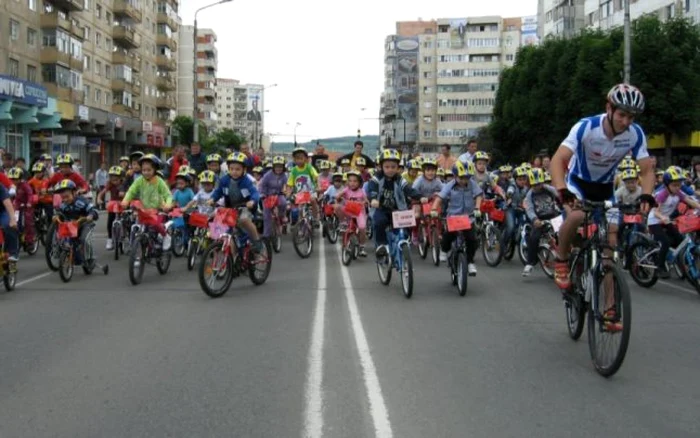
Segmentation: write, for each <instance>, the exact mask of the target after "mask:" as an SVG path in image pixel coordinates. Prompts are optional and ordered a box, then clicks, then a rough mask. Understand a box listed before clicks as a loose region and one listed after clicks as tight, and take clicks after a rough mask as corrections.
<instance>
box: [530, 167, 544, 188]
mask: <svg viewBox="0 0 700 438" xmlns="http://www.w3.org/2000/svg"><path fill="white" fill-rule="evenodd" d="M527 176H528V178H530V185H531V186H534V185H536V184H544V172H543V171H542V169H532V170H530V171H528V174H527Z"/></svg>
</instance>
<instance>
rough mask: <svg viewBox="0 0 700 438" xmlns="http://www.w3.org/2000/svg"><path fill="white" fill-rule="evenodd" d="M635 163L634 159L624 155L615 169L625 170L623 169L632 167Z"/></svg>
mask: <svg viewBox="0 0 700 438" xmlns="http://www.w3.org/2000/svg"><path fill="white" fill-rule="evenodd" d="M636 165H637V164H636V163H635V162H634V160H633V159H632V158H630V157H625V158H623V159H622V161H620V164H618V166H617V170H620V171H622V170H625V169H634V168H635V166H636Z"/></svg>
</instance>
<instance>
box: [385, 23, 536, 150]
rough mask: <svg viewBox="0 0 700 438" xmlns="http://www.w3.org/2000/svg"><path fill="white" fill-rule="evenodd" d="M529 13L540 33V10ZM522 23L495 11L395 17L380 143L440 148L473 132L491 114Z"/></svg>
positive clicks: (388, 44)
mask: <svg viewBox="0 0 700 438" xmlns="http://www.w3.org/2000/svg"><path fill="white" fill-rule="evenodd" d="M528 20H529V23H531V24H529V26H530V27H531V28H530V29H528V31H529V32H531V35H532V37H533V38H535V40H536V24H534V25H533V24H532V23H536V17H528ZM522 23H523V19H521V18H502V17H496V16H489V17H470V18H460V19H440V20H434V21H418V22H401V23H397V34H396V35H391V36H389V37H387V39H386V41H385V83H384V93H382V97H381V106H380V108H381V109H380V120H381V128H380V132H381V134H382V139H381V145H382V146H386V145H396V144H407V145H409V146H415V145H418V146H419V149H420V150H422V151H424V152H437V150H438V148H439V146H440V145H442V144H450V145H463V144H464V143H465V142H466V140H467V139H468V138H470V137H473V136H475V135H476V134H477V132H478V130H479V129H480V128H482V127H484V126H485V125H487V124H488V123H489V122H490V121H491V113H492V111H493V105H494V102H495V97H496V90H497V88H498V77H499V75H500V72H501V71H502V70H503V69H504V68H505V67H508V66H512V65H513V62H514V60H515V53H516V51H517V49H518V47H520V45H521V44H522V43H523V42H522V41H521V37H522V36H523V34H522ZM528 41H529V40H528Z"/></svg>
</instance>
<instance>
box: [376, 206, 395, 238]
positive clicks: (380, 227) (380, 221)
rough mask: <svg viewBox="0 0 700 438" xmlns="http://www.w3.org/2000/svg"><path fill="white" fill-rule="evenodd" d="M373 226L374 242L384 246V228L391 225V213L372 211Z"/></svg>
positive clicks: (378, 209) (379, 210)
mask: <svg viewBox="0 0 700 438" xmlns="http://www.w3.org/2000/svg"><path fill="white" fill-rule="evenodd" d="M372 219H373V220H372V221H373V224H374V242H375V243H376V244H377V247H379V245H386V244H387V238H386V228H387V227H388V226H390V225H391V212H390V211H386V210H384V209H381V208H377V209H375V210H374V216H373V218H372Z"/></svg>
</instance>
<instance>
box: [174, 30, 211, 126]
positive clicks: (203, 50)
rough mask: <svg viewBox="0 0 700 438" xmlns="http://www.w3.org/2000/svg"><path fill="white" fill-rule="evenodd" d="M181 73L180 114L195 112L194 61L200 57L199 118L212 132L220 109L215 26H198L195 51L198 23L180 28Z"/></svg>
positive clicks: (179, 84)
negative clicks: (195, 29) (196, 26)
mask: <svg viewBox="0 0 700 438" xmlns="http://www.w3.org/2000/svg"><path fill="white" fill-rule="evenodd" d="M179 37H180V46H181V50H180V52H179V57H178V60H179V64H180V66H179V73H178V97H179V99H178V102H179V103H178V108H177V112H178V114H180V115H186V116H192V115H193V114H194V109H193V105H194V91H193V89H194V86H195V81H194V79H193V74H194V69H193V63H194V62H195V57H196V68H197V85H196V86H197V109H198V111H197V117H198V118H199V120H200V121H201V122H202V123H204V125H205V126H206V127H207V129H208V130H209V132H214V131H215V130H216V128H217V119H218V114H217V112H216V71H217V68H218V51H217V50H216V34H215V33H214V31H213V30H211V29H197V48H196V51H195V50H193V43H194V26H182V28H181V31H180V35H179Z"/></svg>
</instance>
